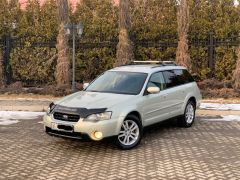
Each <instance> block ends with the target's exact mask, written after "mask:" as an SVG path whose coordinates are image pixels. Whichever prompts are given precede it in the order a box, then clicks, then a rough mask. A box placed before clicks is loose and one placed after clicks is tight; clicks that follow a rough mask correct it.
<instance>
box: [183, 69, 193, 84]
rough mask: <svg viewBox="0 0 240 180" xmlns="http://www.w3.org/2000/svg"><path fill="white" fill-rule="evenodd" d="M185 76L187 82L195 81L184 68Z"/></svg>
mask: <svg viewBox="0 0 240 180" xmlns="http://www.w3.org/2000/svg"><path fill="white" fill-rule="evenodd" d="M183 76H184V79H185V83H190V82H194V79H193V77H192V76H191V74H190V73H189V72H188V71H187V70H186V69H183Z"/></svg>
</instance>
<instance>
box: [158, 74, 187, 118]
mask: <svg viewBox="0 0 240 180" xmlns="http://www.w3.org/2000/svg"><path fill="white" fill-rule="evenodd" d="M163 76H164V79H165V82H166V92H167V94H166V99H167V101H168V105H169V106H168V107H167V110H168V111H169V117H168V118H171V117H174V116H178V115H180V114H181V110H182V105H183V103H184V98H185V91H184V88H183V86H182V82H181V81H180V79H179V76H178V75H177V74H176V73H175V70H166V71H163Z"/></svg>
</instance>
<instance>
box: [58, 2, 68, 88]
mask: <svg viewBox="0 0 240 180" xmlns="http://www.w3.org/2000/svg"><path fill="white" fill-rule="evenodd" d="M56 2H57V6H58V13H59V14H58V17H59V32H58V36H57V45H56V48H57V51H58V59H57V66H56V71H55V78H56V82H57V86H58V87H62V86H70V60H69V52H68V50H69V48H68V37H67V35H66V33H65V30H64V25H65V24H66V23H68V21H69V16H68V1H67V0H57V1H56Z"/></svg>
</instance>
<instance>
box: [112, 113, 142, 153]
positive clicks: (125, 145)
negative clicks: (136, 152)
mask: <svg viewBox="0 0 240 180" xmlns="http://www.w3.org/2000/svg"><path fill="white" fill-rule="evenodd" d="M142 131H143V127H142V124H141V122H140V120H139V118H138V117H136V116H134V115H128V116H127V117H126V119H125V120H124V121H123V123H122V126H121V129H120V132H119V134H118V135H117V136H116V145H117V146H118V147H119V148H120V149H123V150H129V149H132V148H134V147H136V146H137V145H138V144H139V143H140V141H141V139H142V134H143V133H142Z"/></svg>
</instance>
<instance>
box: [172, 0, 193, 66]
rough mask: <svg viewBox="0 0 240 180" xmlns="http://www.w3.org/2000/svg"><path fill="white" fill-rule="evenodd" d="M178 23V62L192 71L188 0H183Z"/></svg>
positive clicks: (179, 9) (180, 5) (178, 14)
mask: <svg viewBox="0 0 240 180" xmlns="http://www.w3.org/2000/svg"><path fill="white" fill-rule="evenodd" d="M177 22H178V47H177V51H176V62H177V64H179V65H182V66H184V67H186V68H188V70H189V71H191V69H192V65H191V59H190V55H189V52H188V39H187V34H188V30H189V7H188V4H187V0H181V1H180V4H179V8H178V12H177Z"/></svg>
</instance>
